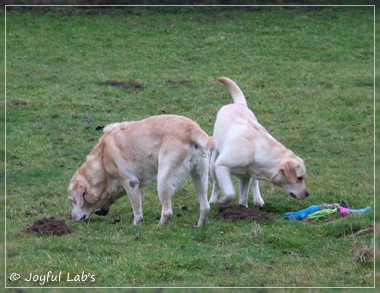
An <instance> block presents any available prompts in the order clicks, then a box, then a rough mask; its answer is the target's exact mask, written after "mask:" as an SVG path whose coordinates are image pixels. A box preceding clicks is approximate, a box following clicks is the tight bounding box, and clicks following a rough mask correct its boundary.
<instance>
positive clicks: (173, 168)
mask: <svg viewBox="0 0 380 293" xmlns="http://www.w3.org/2000/svg"><path fill="white" fill-rule="evenodd" d="M186 156H187V154H186V153H185V152H183V153H178V152H173V153H167V152H165V153H163V154H160V155H159V158H158V162H159V163H158V165H159V167H158V173H157V192H158V197H159V198H160V202H161V206H162V210H161V219H160V222H159V224H160V225H163V224H165V223H166V222H167V221H168V220H169V218H170V217H171V216H172V215H173V210H172V202H171V199H172V197H173V195H174V193H175V191H176V188H177V186H178V185H179V184H181V183H182V182H183V181H184V180H185V179H186V177H187V176H188V175H189V173H190V170H191V166H190V163H191V162H190V161H186Z"/></svg>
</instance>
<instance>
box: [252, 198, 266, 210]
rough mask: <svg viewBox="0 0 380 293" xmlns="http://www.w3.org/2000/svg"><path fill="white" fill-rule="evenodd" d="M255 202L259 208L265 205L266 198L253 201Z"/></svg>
mask: <svg viewBox="0 0 380 293" xmlns="http://www.w3.org/2000/svg"><path fill="white" fill-rule="evenodd" d="M253 204H254V205H255V207H257V208H262V207H263V206H265V202H264V200H263V199H262V198H261V199H260V200H255V201H254V202H253Z"/></svg>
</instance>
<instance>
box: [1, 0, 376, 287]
mask: <svg viewBox="0 0 380 293" xmlns="http://www.w3.org/2000/svg"><path fill="white" fill-rule="evenodd" d="M373 21H374V14H373V8H372V7H345V8H326V9H322V10H321V9H315V8H314V9H302V8H294V9H281V8H276V9H274V8H272V9H270V8H268V9H255V8H250V9H248V8H245V9H231V8H202V7H198V8H194V7H189V8H182V9H175V8H147V9H134V10H131V9H130V10H115V9H114V10H112V9H104V10H101V11H97V10H95V9H87V10H85V11H84V10H79V9H74V8H70V7H68V8H58V7H51V8H44V9H43V10H42V11H32V10H30V9H24V10H21V9H19V10H15V11H7V13H6V107H7V108H6V122H7V125H6V141H7V149H6V158H7V160H6V183H7V184H6V276H5V279H6V286H7V287H372V286H374V283H375V279H374V257H373V255H371V253H368V256H367V257H364V258H363V257H362V258H360V257H359V256H363V253H364V252H366V251H368V252H371V251H373V247H374V245H373V242H374V236H373V234H366V235H363V236H360V237H351V236H352V235H353V234H354V233H355V232H357V231H360V230H362V229H366V228H368V227H369V226H370V225H373V221H374V213H373V212H370V213H365V214H362V215H349V216H347V217H340V216H338V215H332V216H329V217H327V218H324V219H320V220H313V221H311V220H304V221H289V220H285V219H283V213H285V212H288V211H296V210H300V209H303V208H306V207H308V206H310V205H312V204H320V203H324V202H329V203H332V202H340V201H342V200H345V201H347V202H348V203H349V204H350V206H351V207H353V208H358V209H359V208H363V207H365V206H367V205H370V206H372V207H374V156H373V152H374V147H373V146H374V69H373V66H374V62H373V58H374V51H373V48H374V46H373V42H374V37H373V36H374V32H373ZM221 75H224V76H228V77H230V78H232V79H234V80H235V81H236V82H237V83H238V84H239V85H240V87H241V88H242V90H243V91H244V92H245V94H246V96H247V99H248V102H249V104H250V107H251V108H252V109H253V111H254V112H255V114H256V116H257V117H258V119H259V121H260V122H261V124H262V125H263V126H265V127H266V128H267V129H268V131H269V132H270V133H272V134H273V136H275V137H276V138H277V139H278V140H279V141H281V142H282V143H283V144H285V145H286V146H287V147H288V148H290V149H291V150H293V151H294V152H295V153H296V154H297V155H299V156H300V157H302V158H304V159H305V162H306V166H307V169H308V178H307V180H306V184H307V185H308V187H309V190H310V192H311V195H310V197H308V198H307V199H305V200H303V201H296V200H294V199H292V198H291V197H289V196H288V195H287V194H286V193H285V191H283V190H282V189H280V188H277V187H274V186H273V185H271V184H269V183H265V182H263V183H261V192H262V195H263V197H264V199H265V201H266V206H265V207H264V209H263V210H264V211H265V212H268V213H270V214H271V215H272V216H273V217H274V218H275V219H274V220H271V221H267V222H260V223H253V222H249V221H240V222H235V223H232V222H229V221H224V220H219V219H216V214H217V212H218V210H217V208H216V207H215V206H212V210H211V212H210V215H209V220H208V223H207V225H206V226H205V227H202V228H199V229H196V228H194V227H193V225H195V224H196V222H197V219H198V216H199V205H198V201H197V197H196V195H195V190H194V188H193V185H192V183H191V180H187V181H186V182H185V184H184V185H182V186H181V187H180V188H179V189H178V191H177V193H176V195H175V196H174V198H173V209H174V217H173V218H172V219H171V220H170V222H169V223H168V224H167V225H165V226H163V227H160V226H158V225H157V223H158V219H159V216H160V212H161V208H160V204H159V200H158V197H157V194H156V186H155V185H154V184H153V185H152V186H150V187H147V188H145V189H143V190H142V193H143V210H144V223H143V224H142V225H141V226H138V227H134V226H133V225H132V211H131V207H130V203H129V201H128V199H127V198H126V197H124V198H122V199H121V200H120V201H119V202H118V203H117V204H116V205H115V206H113V207H112V209H111V211H110V215H109V216H108V217H99V216H96V215H94V216H93V217H92V218H91V220H90V221H89V222H79V223H77V222H73V221H71V220H69V213H70V207H71V205H70V202H69V201H68V199H67V193H66V189H67V185H68V183H69V181H70V178H71V176H72V174H73V173H74V171H75V170H76V169H77V168H78V167H79V166H80V165H81V164H82V163H83V162H84V160H85V158H86V155H87V154H88V153H89V152H90V151H91V149H92V147H93V146H94V145H95V143H96V141H97V140H98V138H99V137H100V136H101V131H98V130H96V128H97V127H98V126H103V125H106V124H108V123H111V122H117V121H122V120H137V119H142V118H145V117H147V116H150V115H158V114H179V115H184V116H187V117H189V118H191V119H194V120H195V121H197V122H198V123H199V124H200V125H201V127H202V128H203V129H204V130H205V131H206V132H207V133H209V134H210V135H211V134H212V130H213V124H214V121H215V116H216V113H217V111H218V109H219V108H220V107H222V106H223V105H225V104H227V103H230V102H231V98H230V96H229V94H228V92H227V90H226V89H225V88H224V87H223V86H222V85H221V84H219V83H218V82H217V80H216V78H217V77H219V76H221ZM107 80H116V81H129V80H135V81H137V82H140V83H142V84H143V86H144V87H143V88H140V89H124V88H118V87H114V86H110V85H105V84H104V82H105V81H107ZM170 80H171V81H180V80H187V81H189V82H188V83H187V84H183V85H182V84H168V83H167V82H168V81H170ZM210 187H211V179H210ZM210 192H211V188H210V190H209V194H210ZM251 197H252V196H251ZM235 204H237V199H236V202H235ZM249 204H250V206H252V198H250V202H249ZM46 216H55V217H57V218H60V219H65V221H66V223H67V224H68V225H69V226H70V227H71V229H72V233H71V234H68V235H65V236H60V237H58V236H54V237H51V236H40V235H35V234H30V233H26V232H25V231H24V228H25V227H26V226H27V225H28V224H29V223H31V222H33V221H35V220H37V219H39V218H42V217H46ZM115 217H118V220H120V221H114V218H115ZM258 225H259V226H258ZM258 227H259V229H258ZM257 229H258V230H259V232H260V233H258V234H257V235H256V234H255V233H254V231H253V230H257ZM49 271H51V272H52V273H53V274H55V275H58V274H61V280H60V282H58V281H49V282H45V283H44V282H42V281H35V282H33V281H26V279H28V278H29V276H30V274H33V275H46V274H47V273H48V272H49ZM13 273H17V274H19V276H20V278H19V279H18V280H14V281H11V280H10V278H11V276H12V277H14V275H12V274H13ZM82 273H83V274H89V275H92V276H94V279H95V280H94V281H92V279H91V278H90V277H88V278H87V279H86V280H84V278H83V277H79V279H76V280H73V279H74V277H75V276H76V275H80V276H82Z"/></svg>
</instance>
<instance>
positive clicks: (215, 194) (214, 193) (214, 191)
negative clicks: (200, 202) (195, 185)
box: [210, 149, 219, 203]
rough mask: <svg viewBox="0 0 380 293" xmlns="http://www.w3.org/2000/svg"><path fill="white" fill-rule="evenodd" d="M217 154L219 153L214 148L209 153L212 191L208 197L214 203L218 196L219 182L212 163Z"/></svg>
mask: <svg viewBox="0 0 380 293" xmlns="http://www.w3.org/2000/svg"><path fill="white" fill-rule="evenodd" d="M218 155H219V153H218V151H217V150H216V149H215V150H214V151H213V152H212V155H211V161H210V173H211V177H212V193H211V197H210V203H216V202H217V201H218V197H219V184H218V179H217V178H216V173H215V167H214V164H215V161H216V159H217V158H218Z"/></svg>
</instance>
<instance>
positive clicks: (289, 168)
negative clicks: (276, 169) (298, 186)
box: [280, 161, 297, 184]
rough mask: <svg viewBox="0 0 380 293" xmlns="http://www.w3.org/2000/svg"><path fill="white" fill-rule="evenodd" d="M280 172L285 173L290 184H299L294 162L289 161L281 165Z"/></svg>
mask: <svg viewBox="0 0 380 293" xmlns="http://www.w3.org/2000/svg"><path fill="white" fill-rule="evenodd" d="M280 171H281V172H283V173H284V175H285V177H286V178H287V179H288V181H289V182H290V183H292V184H294V183H297V165H296V164H295V163H294V162H292V161H287V162H286V163H283V164H281V166H280Z"/></svg>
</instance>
